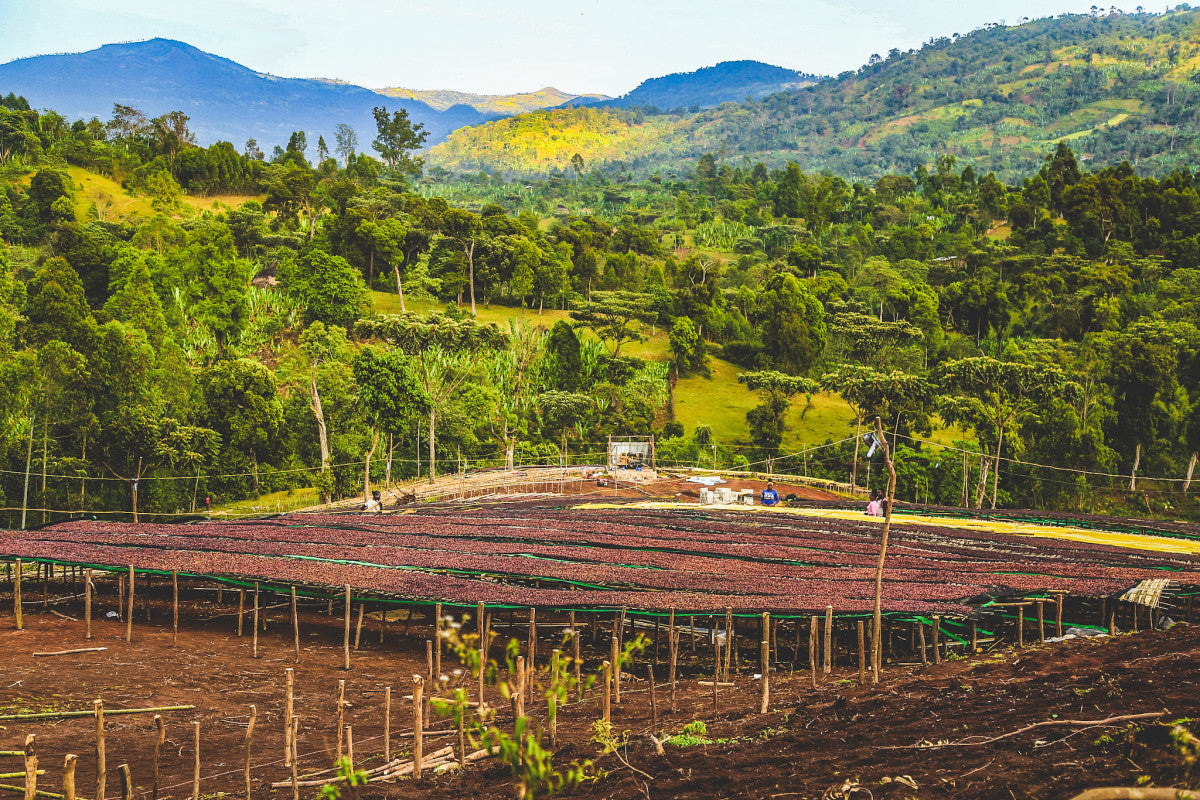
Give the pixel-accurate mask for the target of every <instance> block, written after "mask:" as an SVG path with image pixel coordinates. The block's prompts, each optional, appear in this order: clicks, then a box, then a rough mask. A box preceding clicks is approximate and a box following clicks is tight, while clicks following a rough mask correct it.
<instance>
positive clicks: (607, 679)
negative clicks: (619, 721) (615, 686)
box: [600, 661, 612, 722]
mask: <svg viewBox="0 0 1200 800" xmlns="http://www.w3.org/2000/svg"><path fill="white" fill-rule="evenodd" d="M600 668H601V671H602V672H603V673H604V706H603V708H604V717H603V719H604V721H605V722H611V721H612V663H611V662H609V661H605V662H604V663H603V664H601V665H600Z"/></svg>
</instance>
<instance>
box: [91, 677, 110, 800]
mask: <svg viewBox="0 0 1200 800" xmlns="http://www.w3.org/2000/svg"><path fill="white" fill-rule="evenodd" d="M92 713H93V714H94V715H95V717H96V800H104V782H105V777H106V776H107V773H106V772H105V769H104V701H103V700H99V699H97V700H93V701H92Z"/></svg>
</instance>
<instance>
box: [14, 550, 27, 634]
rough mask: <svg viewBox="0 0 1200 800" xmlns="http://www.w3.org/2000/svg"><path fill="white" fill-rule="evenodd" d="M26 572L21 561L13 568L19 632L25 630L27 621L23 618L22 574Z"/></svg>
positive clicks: (15, 606) (15, 612)
mask: <svg viewBox="0 0 1200 800" xmlns="http://www.w3.org/2000/svg"><path fill="white" fill-rule="evenodd" d="M23 571H24V569H23V567H22V565H21V559H19V558H18V559H17V563H16V566H15V567H13V613H14V614H15V615H16V617H17V630H19V631H20V630H24V629H25V620H24V619H22V617H21V573H22V572H23Z"/></svg>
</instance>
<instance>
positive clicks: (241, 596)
mask: <svg viewBox="0 0 1200 800" xmlns="http://www.w3.org/2000/svg"><path fill="white" fill-rule="evenodd" d="M245 615H246V590H245V589H238V638H239V639H240V638H241V637H242V618H243V617H244V616H245Z"/></svg>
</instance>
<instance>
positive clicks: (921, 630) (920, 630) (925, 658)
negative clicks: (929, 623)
mask: <svg viewBox="0 0 1200 800" xmlns="http://www.w3.org/2000/svg"><path fill="white" fill-rule="evenodd" d="M916 626H917V637H918V639H919V641H920V646H921V665H922V666H928V665H929V651H928V649H927V648H926V647H925V623H924V622H917V623H916Z"/></svg>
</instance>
